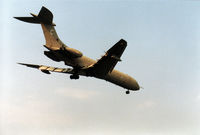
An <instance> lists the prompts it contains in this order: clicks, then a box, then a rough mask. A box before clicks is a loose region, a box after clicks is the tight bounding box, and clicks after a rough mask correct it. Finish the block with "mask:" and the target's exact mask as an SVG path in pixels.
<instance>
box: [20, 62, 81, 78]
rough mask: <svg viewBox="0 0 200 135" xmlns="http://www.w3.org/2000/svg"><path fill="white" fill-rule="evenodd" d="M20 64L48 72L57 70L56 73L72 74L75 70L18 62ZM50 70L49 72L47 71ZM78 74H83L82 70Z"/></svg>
mask: <svg viewBox="0 0 200 135" xmlns="http://www.w3.org/2000/svg"><path fill="white" fill-rule="evenodd" d="M18 64H20V65H24V66H27V67H31V68H36V69H39V70H41V71H42V72H43V73H46V74H50V72H58V73H68V74H74V73H75V71H74V69H72V68H57V67H50V66H44V65H34V64H25V63H18ZM49 71H50V72H49ZM78 73H79V75H84V73H82V72H78Z"/></svg>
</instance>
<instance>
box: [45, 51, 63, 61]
mask: <svg viewBox="0 0 200 135" xmlns="http://www.w3.org/2000/svg"><path fill="white" fill-rule="evenodd" d="M44 55H46V56H47V57H48V58H50V59H52V60H54V61H56V62H60V59H59V58H57V57H56V55H55V54H54V53H53V52H51V51H44Z"/></svg>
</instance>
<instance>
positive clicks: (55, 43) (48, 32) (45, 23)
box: [14, 7, 67, 50]
mask: <svg viewBox="0 0 200 135" xmlns="http://www.w3.org/2000/svg"><path fill="white" fill-rule="evenodd" d="M31 15H32V17H14V18H16V19H18V20H21V21H24V22H28V23H35V24H41V26H42V30H43V33H44V36H45V40H46V45H44V46H45V47H46V48H47V49H49V50H60V49H62V48H66V47H67V46H66V45H65V44H64V43H63V42H62V41H61V40H60V39H59V37H58V35H57V33H56V30H55V28H54V26H56V25H55V24H54V23H53V14H52V13H51V11H49V10H48V9H47V8H46V7H42V8H41V10H40V12H39V14H38V15H35V14H32V13H31Z"/></svg>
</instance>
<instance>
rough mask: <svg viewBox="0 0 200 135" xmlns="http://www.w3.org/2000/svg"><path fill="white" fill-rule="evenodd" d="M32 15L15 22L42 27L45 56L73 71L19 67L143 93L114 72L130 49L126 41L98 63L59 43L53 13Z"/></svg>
mask: <svg viewBox="0 0 200 135" xmlns="http://www.w3.org/2000/svg"><path fill="white" fill-rule="evenodd" d="M31 15H32V17H14V18H16V19H18V20H21V21H24V22H28V23H35V24H41V26H42V30H43V33H44V37H45V40H46V44H45V45H44V47H45V48H46V49H47V50H48V51H44V55H46V56H47V57H48V58H50V59H51V60H53V61H56V62H61V61H63V62H64V63H65V65H68V66H71V67H72V68H57V67H50V66H44V65H35V64H25V63H18V64H21V65H25V66H27V67H31V68H36V69H39V70H41V71H42V72H43V73H46V74H50V72H58V73H68V74H71V75H70V79H79V76H87V77H95V78H99V79H103V80H106V81H108V82H111V83H114V84H116V85H118V86H121V87H123V88H125V89H127V90H126V94H129V93H130V91H129V90H132V91H137V90H139V89H140V86H139V85H138V83H137V81H136V80H135V79H134V78H132V77H131V76H129V75H127V74H124V73H122V72H120V71H117V70H115V69H114V67H115V65H116V64H117V62H119V61H121V59H120V57H121V55H122V53H123V52H124V50H125V48H126V46H127V42H126V41H125V40H123V39H121V40H120V41H118V42H117V43H116V44H115V45H114V46H112V47H111V48H110V49H109V50H108V51H107V52H105V55H103V56H102V57H101V58H100V59H99V60H97V61H95V60H93V59H90V58H88V57H86V56H84V55H83V53H82V52H80V51H78V50H76V49H73V48H70V47H68V46H67V45H65V44H64V43H63V42H62V41H61V40H60V39H59V37H58V35H57V33H56V30H55V28H54V27H55V26H56V25H55V24H54V23H53V14H52V13H51V11H50V10H48V9H47V8H45V7H42V8H41V10H40V12H39V14H38V15H35V14H32V13H31Z"/></svg>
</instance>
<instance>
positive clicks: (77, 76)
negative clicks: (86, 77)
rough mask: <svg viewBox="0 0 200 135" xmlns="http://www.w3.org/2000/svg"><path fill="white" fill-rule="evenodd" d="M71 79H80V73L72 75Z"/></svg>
mask: <svg viewBox="0 0 200 135" xmlns="http://www.w3.org/2000/svg"><path fill="white" fill-rule="evenodd" d="M70 79H79V75H76V74H74V75H70Z"/></svg>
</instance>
